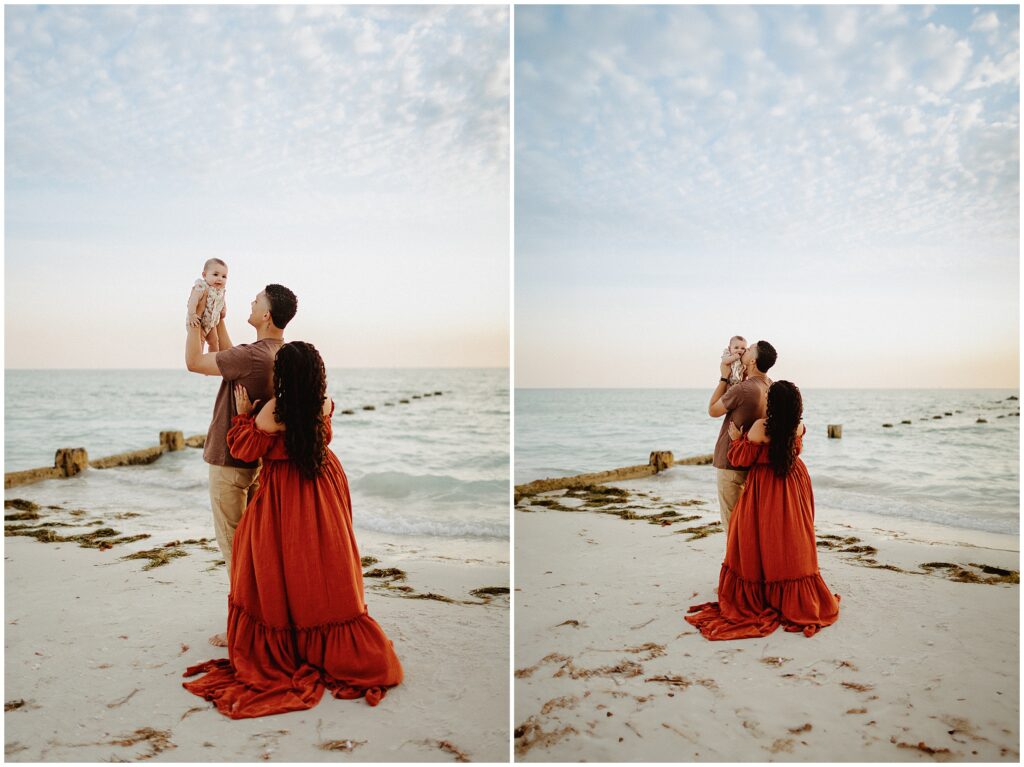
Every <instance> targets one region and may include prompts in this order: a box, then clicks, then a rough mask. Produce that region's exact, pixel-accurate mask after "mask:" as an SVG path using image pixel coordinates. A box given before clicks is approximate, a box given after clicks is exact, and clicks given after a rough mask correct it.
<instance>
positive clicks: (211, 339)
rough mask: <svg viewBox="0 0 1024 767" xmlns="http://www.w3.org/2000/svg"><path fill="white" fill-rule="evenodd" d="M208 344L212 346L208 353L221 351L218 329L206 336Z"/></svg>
mask: <svg viewBox="0 0 1024 767" xmlns="http://www.w3.org/2000/svg"><path fill="white" fill-rule="evenodd" d="M206 343H208V344H209V345H210V348H209V349H208V350H207V351H211V352H219V351H220V338H218V337H217V328H214V329H213V330H211V331H210V332H209V333H207V334H206Z"/></svg>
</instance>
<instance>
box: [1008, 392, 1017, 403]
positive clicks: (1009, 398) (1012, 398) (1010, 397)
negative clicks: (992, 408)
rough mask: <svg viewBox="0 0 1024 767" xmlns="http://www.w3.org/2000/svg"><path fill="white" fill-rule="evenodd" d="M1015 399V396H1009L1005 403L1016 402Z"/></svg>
mask: <svg viewBox="0 0 1024 767" xmlns="http://www.w3.org/2000/svg"><path fill="white" fill-rule="evenodd" d="M1016 399H1017V397H1016V396H1015V395H1013V394H1011V395H1010V396H1009V397H1007V398H1006V401H1007V402H1011V401H1016Z"/></svg>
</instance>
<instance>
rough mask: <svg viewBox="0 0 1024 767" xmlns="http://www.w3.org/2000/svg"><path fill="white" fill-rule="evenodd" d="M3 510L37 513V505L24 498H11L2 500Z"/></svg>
mask: <svg viewBox="0 0 1024 767" xmlns="http://www.w3.org/2000/svg"><path fill="white" fill-rule="evenodd" d="M4 508H5V509H17V510H18V511H39V508H40V507H39V504H38V503H33V502H32V501H28V500H25V499H24V498H11V499H9V500H4Z"/></svg>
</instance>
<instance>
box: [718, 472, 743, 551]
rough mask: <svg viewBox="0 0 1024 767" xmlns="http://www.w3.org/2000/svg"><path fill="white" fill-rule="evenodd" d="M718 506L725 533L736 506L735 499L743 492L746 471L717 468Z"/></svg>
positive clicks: (727, 531)
mask: <svg viewBox="0 0 1024 767" xmlns="http://www.w3.org/2000/svg"><path fill="white" fill-rule="evenodd" d="M717 471H718V508H719V511H720V512H721V514H722V526H723V529H724V530H725V533H726V535H728V533H729V519H730V517H732V510H733V509H734V508H735V507H736V501H738V500H739V498H740V493H741V492H743V486H744V485H745V484H746V483H747V471H746V470H744V471H735V470H733V469H718V470H717Z"/></svg>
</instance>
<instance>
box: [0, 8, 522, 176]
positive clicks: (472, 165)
mask: <svg viewBox="0 0 1024 767" xmlns="http://www.w3.org/2000/svg"><path fill="white" fill-rule="evenodd" d="M6 18H7V26H6V30H7V35H6V51H5V56H6V64H7V75H6V87H7V110H6V112H7V125H6V128H7V136H8V142H9V144H8V146H9V151H8V153H7V158H6V159H7V174H8V179H13V180H14V181H15V182H20V181H28V180H32V181H33V182H39V181H40V180H41V179H49V180H51V181H53V182H57V183H69V184H74V183H83V182H86V181H89V180H92V179H94V178H95V174H96V173H97V172H99V173H102V175H104V176H105V177H108V178H119V179H121V181H122V182H123V183H142V182H144V181H146V180H148V179H153V178H162V179H165V180H166V181H165V183H167V184H169V185H174V184H179V185H185V186H188V185H196V184H198V185H200V186H203V185H211V184H222V183H224V182H225V180H231V181H233V182H235V183H237V184H238V185H239V186H241V187H245V186H246V185H251V184H252V183H253V182H256V183H259V184H282V185H285V186H290V187H300V186H303V185H319V186H321V187H322V188H324V189H332V190H335V191H337V192H341V191H343V190H346V189H350V188H352V186H353V183H354V182H355V180H357V179H364V180H365V179H369V178H370V177H371V176H372V177H373V183H374V184H377V185H379V184H383V183H389V181H388V180H389V179H391V180H392V182H393V183H397V184H400V185H403V186H405V187H408V184H409V179H410V178H416V179H419V180H420V181H419V182H418V183H426V181H425V180H426V179H436V178H439V177H444V178H447V179H448V180H449V184H448V185H447V188H449V189H456V188H464V187H467V186H468V187H473V186H477V187H479V186H480V185H484V186H486V185H489V184H491V183H492V181H493V180H494V179H500V178H504V177H505V176H507V163H508V153H507V138H506V136H507V127H505V126H506V125H507V121H508V120H507V116H508V109H507V103H508V77H507V63H506V65H505V68H504V69H502V68H501V64H500V63H501V62H502V61H506V62H507V47H508V44H507V33H508V27H507V23H508V16H507V13H506V12H505V9H502V8H482V9H480V8H472V7H468V6H451V7H400V6H394V7H387V6H380V7H372V6H370V7H360V6H353V7H324V8H320V7H308V8H297V7H292V6H205V7H199V6H195V7H193V6H137V7H128V6H48V7H38V6H18V7H11V8H9V9H8V10H7V17H6ZM454 39H461V40H462V41H463V43H462V46H461V47H460V48H453V47H452V44H451V43H452V40H454ZM496 63H497V64H498V66H497V68H496ZM503 146H504V147H506V148H505V149H502V147H503ZM100 169H102V170H100ZM429 183H430V184H433V183H434V182H433V181H431V182H429ZM410 191H411V189H410Z"/></svg>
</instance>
